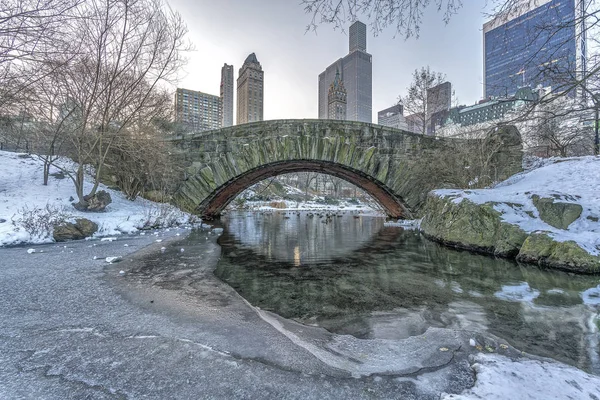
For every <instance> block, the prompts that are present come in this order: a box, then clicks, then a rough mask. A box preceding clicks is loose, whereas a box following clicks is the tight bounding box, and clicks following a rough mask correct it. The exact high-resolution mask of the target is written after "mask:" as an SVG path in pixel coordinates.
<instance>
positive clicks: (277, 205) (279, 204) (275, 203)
mask: <svg viewBox="0 0 600 400" xmlns="http://www.w3.org/2000/svg"><path fill="white" fill-rule="evenodd" d="M269 207H272V208H287V204H286V202H285V201H272V202H270V203H269Z"/></svg>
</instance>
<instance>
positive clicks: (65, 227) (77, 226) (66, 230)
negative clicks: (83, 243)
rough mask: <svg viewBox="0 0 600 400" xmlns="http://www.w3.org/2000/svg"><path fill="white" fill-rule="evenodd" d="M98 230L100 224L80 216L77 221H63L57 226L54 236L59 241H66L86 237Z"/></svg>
mask: <svg viewBox="0 0 600 400" xmlns="http://www.w3.org/2000/svg"><path fill="white" fill-rule="evenodd" d="M97 231H98V224H96V223H95V222H92V221H90V220H89V219H86V218H78V219H77V220H75V223H72V222H63V223H62V224H60V225H57V226H55V227H54V232H53V234H52V236H53V238H54V240H55V241H57V242H66V241H67V240H80V239H85V238H86V237H89V236H92V235H93V234H94V233H96V232H97Z"/></svg>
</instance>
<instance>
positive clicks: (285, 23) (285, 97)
mask: <svg viewBox="0 0 600 400" xmlns="http://www.w3.org/2000/svg"><path fill="white" fill-rule="evenodd" d="M472 3H479V2H475V1H467V2H465V6H464V7H463V9H462V10H461V11H460V12H459V14H458V15H455V16H454V17H453V18H452V20H451V21H450V23H449V24H448V25H446V24H444V22H442V16H441V14H438V13H437V11H436V10H435V7H431V8H430V9H429V10H427V12H426V14H425V20H424V23H423V25H422V27H421V35H420V37H419V38H418V39H416V38H411V39H409V40H405V39H404V38H403V37H397V38H394V34H395V31H394V29H393V28H388V29H387V30H385V31H383V32H382V33H380V34H379V35H378V36H376V37H374V36H373V34H372V33H371V32H369V35H368V38H367V51H368V52H369V53H371V54H372V55H373V122H377V111H379V110H382V109H384V108H387V107H389V106H391V105H393V104H394V103H395V102H396V100H397V98H398V96H399V95H404V94H405V92H406V88H407V86H408V85H409V84H410V81H411V74H412V72H413V71H414V70H415V69H416V68H420V67H421V66H426V65H429V66H430V67H431V68H432V69H433V70H435V71H437V72H442V73H445V74H446V75H447V78H448V80H449V81H450V82H452V86H453V89H454V90H455V92H456V96H457V98H458V99H459V101H460V103H461V104H472V103H474V102H475V101H477V100H479V99H480V98H481V96H482V81H483V79H482V65H483V62H482V52H483V50H482V46H483V44H482V43H483V40H482V33H481V29H482V25H483V22H485V20H486V18H485V17H484V15H483V6H482V5H474V4H472ZM482 3H483V2H482ZM170 4H171V6H172V7H173V8H174V9H175V10H177V11H179V12H180V13H181V14H182V16H183V18H184V19H185V21H186V22H187V25H188V28H189V31H190V32H189V39H190V40H191V42H192V43H193V44H194V46H195V48H196V50H195V51H194V52H192V53H190V54H189V63H188V65H187V67H186V71H185V72H186V73H185V75H184V76H183V77H182V80H181V83H180V84H179V86H180V87H184V88H186V89H192V90H199V91H202V92H206V93H211V94H215V95H219V84H220V79H221V67H222V66H223V64H224V63H228V64H233V66H234V71H235V72H234V78H235V79H237V76H238V71H239V68H240V67H241V65H242V64H243V62H244V60H245V58H246V57H247V56H248V54H250V53H253V52H254V53H256V56H257V58H258V61H259V62H260V63H261V64H262V68H263V70H264V73H265V78H264V79H265V83H264V84H265V88H264V95H265V99H264V101H265V104H264V118H265V119H283V118H317V116H318V111H317V107H318V103H317V94H318V91H317V90H318V89H317V87H318V75H319V74H320V73H321V72H322V71H323V70H324V69H325V68H326V67H327V66H328V65H330V64H331V63H333V62H334V61H335V60H337V59H338V58H340V57H343V56H344V55H346V54H347V53H348V36H347V34H346V33H343V32H341V31H340V30H334V28H333V26H332V25H320V26H319V28H318V30H317V33H316V34H315V33H313V32H306V26H307V25H308V23H309V22H310V20H311V16H310V15H307V14H305V12H304V9H303V7H302V6H301V5H300V0H170ZM480 4H481V3H480ZM363 22H365V23H367V21H366V19H364V20H363ZM235 101H237V98H236V100H235ZM234 120H235V115H234Z"/></svg>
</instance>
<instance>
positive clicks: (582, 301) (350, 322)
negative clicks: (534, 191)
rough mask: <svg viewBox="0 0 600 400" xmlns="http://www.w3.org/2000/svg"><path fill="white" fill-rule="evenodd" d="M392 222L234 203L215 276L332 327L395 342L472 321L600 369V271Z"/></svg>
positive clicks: (249, 295)
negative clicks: (505, 253) (520, 256)
mask: <svg viewBox="0 0 600 400" xmlns="http://www.w3.org/2000/svg"><path fill="white" fill-rule="evenodd" d="M384 221H385V220H384V218H382V217H379V216H374V215H364V214H357V213H356V212H351V211H346V212H344V211H337V212H329V213H327V212H325V211H321V212H295V211H294V212H290V211H273V212H255V213H250V212H232V213H230V214H228V215H227V216H224V217H223V218H222V224H223V228H224V232H223V234H222V236H221V237H220V238H219V241H218V243H219V245H220V246H221V247H222V255H221V259H220V261H219V263H218V266H217V268H216V270H215V271H214V273H215V275H216V276H217V277H219V278H220V279H222V280H223V281H225V282H227V283H228V284H229V285H230V286H232V287H233V288H234V289H235V290H236V291H237V292H238V293H239V294H240V295H242V296H243V297H244V298H246V299H247V300H248V301H249V302H250V303H251V304H253V305H255V306H257V307H260V308H262V309H265V310H269V311H272V312H275V313H277V314H279V315H281V316H282V317H284V318H289V319H293V320H295V321H298V322H300V323H303V324H307V325H313V326H319V327H322V328H324V329H327V330H328V331H330V332H332V333H337V334H344V335H353V336H355V337H357V338H369V339H372V338H381V339H390V340H394V339H403V338H406V337H410V336H414V335H421V334H422V333H423V332H425V331H426V330H427V328H428V327H443V328H450V329H465V330H469V331H473V332H475V334H476V333H477V332H479V333H486V334H493V335H496V336H498V337H500V338H502V339H505V340H507V341H508V342H509V343H510V344H512V345H513V346H515V347H516V348H518V349H519V350H522V351H525V352H529V353H531V354H535V355H539V356H544V357H551V358H553V359H556V360H559V361H562V362H565V363H568V364H571V365H574V366H577V367H579V368H582V369H584V370H586V371H588V372H592V373H596V374H600V353H599V344H598V325H599V319H598V310H599V309H600V278H599V277H598V276H581V275H575V274H569V273H564V272H560V271H550V270H543V269H539V268H536V267H533V266H524V265H519V264H517V263H515V262H511V261H508V260H504V259H495V258H493V257H488V256H484V255H478V254H473V253H470V252H466V251H457V250H453V249H448V248H445V247H443V246H441V245H439V244H436V243H433V242H431V241H428V240H426V239H424V238H423V237H422V236H421V235H420V234H419V233H418V232H415V231H411V230H404V229H403V228H401V227H397V226H388V225H386V224H385V222H384ZM192 239H193V238H192Z"/></svg>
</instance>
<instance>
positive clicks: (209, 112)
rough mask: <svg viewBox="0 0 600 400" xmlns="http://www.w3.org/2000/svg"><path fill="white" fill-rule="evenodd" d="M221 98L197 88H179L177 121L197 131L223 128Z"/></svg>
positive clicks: (176, 104)
mask: <svg viewBox="0 0 600 400" xmlns="http://www.w3.org/2000/svg"><path fill="white" fill-rule="evenodd" d="M221 112H222V107H221V98H220V97H219V96H213V95H212V94H207V93H203V92H197V91H195V90H188V89H181V88H177V91H176V92H175V121H177V122H178V123H181V124H183V125H185V126H186V127H188V128H189V129H193V130H195V131H197V132H201V131H207V130H211V129H219V128H221V121H222V115H221Z"/></svg>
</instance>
